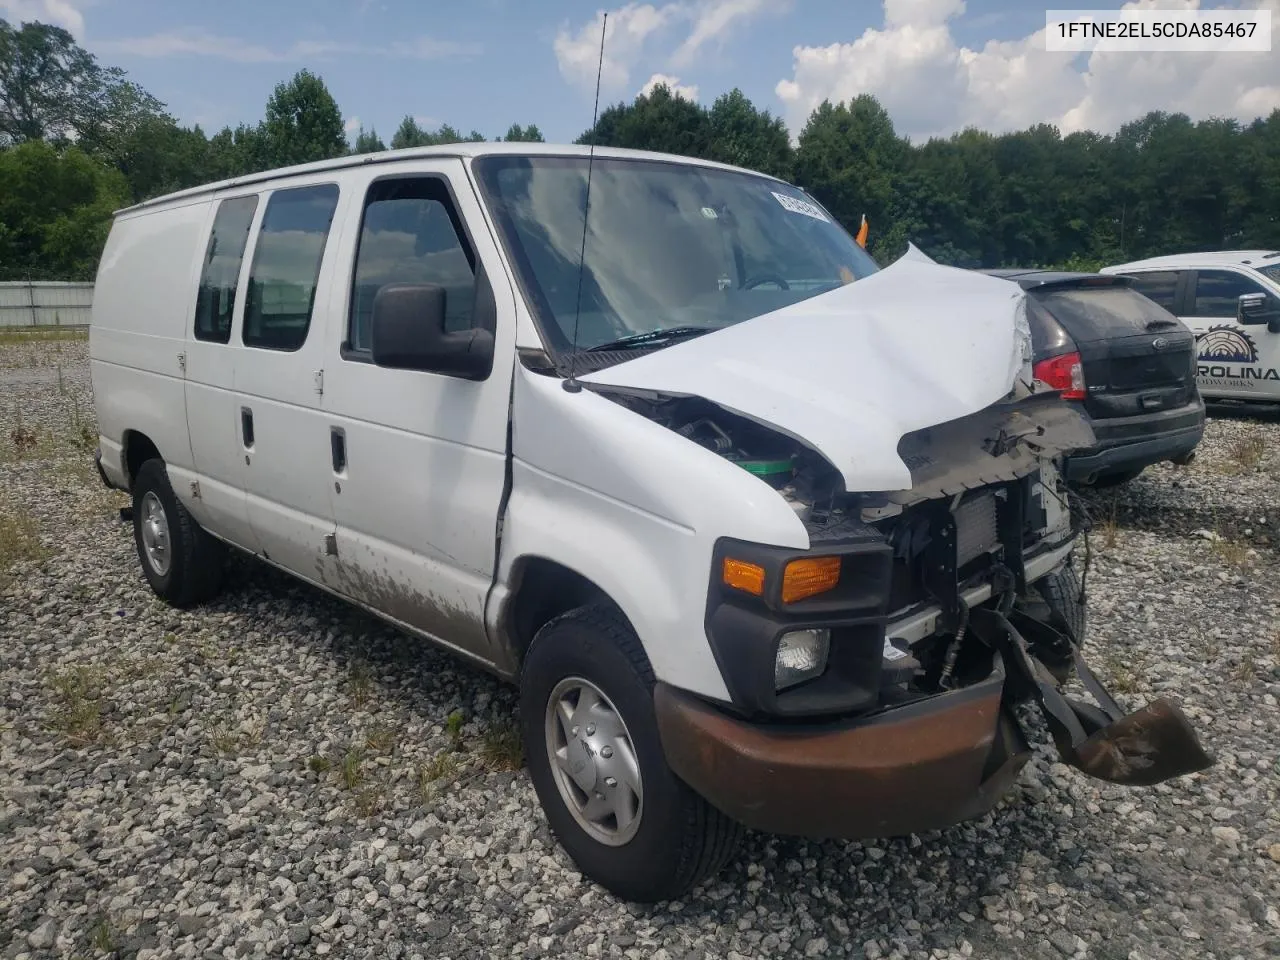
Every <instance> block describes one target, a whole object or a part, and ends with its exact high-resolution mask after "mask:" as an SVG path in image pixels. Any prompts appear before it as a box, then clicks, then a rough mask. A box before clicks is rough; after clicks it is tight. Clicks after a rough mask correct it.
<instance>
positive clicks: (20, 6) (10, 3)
mask: <svg viewBox="0 0 1280 960" xmlns="http://www.w3.org/2000/svg"><path fill="white" fill-rule="evenodd" d="M80 6H83V4H76V3H73V2H71V0H0V14H3V15H4V18H5V19H6V20H8V21H10V22H11V23H12V24H14V26H17V25H18V24H19V23H26V22H29V21H31V20H39V21H40V22H41V23H49V24H52V25H53V26H55V27H63V28H64V29H65V30H67V31H68V32H69V33H70V34H71V35H72V36H73V37H76V38H77V39H79V38H80V37H83V36H84V14H83V13H81V12H80Z"/></svg>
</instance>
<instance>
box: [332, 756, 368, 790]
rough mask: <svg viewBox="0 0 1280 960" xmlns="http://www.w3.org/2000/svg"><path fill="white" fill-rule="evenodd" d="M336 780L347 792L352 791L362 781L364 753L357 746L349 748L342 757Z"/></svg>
mask: <svg viewBox="0 0 1280 960" xmlns="http://www.w3.org/2000/svg"><path fill="white" fill-rule="evenodd" d="M338 779H339V780H340V781H342V785H343V786H344V787H346V788H347V789H348V790H354V789H355V788H356V787H358V786H360V784H361V783H362V782H363V781H364V751H363V750H361V749H360V748H359V747H358V746H354V745H353V746H351V747H349V748H348V749H347V752H346V753H344V754H343V755H342V763H340V764H339V765H338Z"/></svg>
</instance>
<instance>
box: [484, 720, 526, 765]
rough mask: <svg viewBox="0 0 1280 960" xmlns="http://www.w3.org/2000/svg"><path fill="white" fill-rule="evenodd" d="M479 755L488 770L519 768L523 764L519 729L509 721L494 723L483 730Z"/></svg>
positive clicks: (522, 747)
mask: <svg viewBox="0 0 1280 960" xmlns="http://www.w3.org/2000/svg"><path fill="white" fill-rule="evenodd" d="M480 756H481V758H482V759H483V760H484V765H485V766H486V767H487V768H489V769H490V770H519V769H520V768H521V767H522V766H524V744H523V743H522V742H521V740H520V731H519V730H518V729H517V728H516V727H515V726H514V725H513V724H510V723H495V724H493V725H491V726H490V727H489V728H488V729H487V730H485V732H484V737H483V739H482V741H481V743H480Z"/></svg>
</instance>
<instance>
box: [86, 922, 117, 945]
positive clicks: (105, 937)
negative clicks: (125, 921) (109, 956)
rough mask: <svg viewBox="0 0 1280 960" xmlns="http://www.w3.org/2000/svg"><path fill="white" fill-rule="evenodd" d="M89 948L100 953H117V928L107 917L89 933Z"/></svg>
mask: <svg viewBox="0 0 1280 960" xmlns="http://www.w3.org/2000/svg"><path fill="white" fill-rule="evenodd" d="M89 946H90V948H91V949H93V950H96V951H98V952H99V953H115V952H116V950H117V949H119V947H118V946H117V945H116V931H115V928H114V927H113V926H112V925H111V921H110V920H108V919H107V918H106V917H103V918H101V919H100V920H99V921H98V922H97V923H95V924H94V925H93V928H92V929H91V930H90V931H89Z"/></svg>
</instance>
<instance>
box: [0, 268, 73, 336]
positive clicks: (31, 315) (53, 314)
mask: <svg viewBox="0 0 1280 960" xmlns="http://www.w3.org/2000/svg"><path fill="white" fill-rule="evenodd" d="M92 306H93V284H92V283H63V282H60V281H53V280H34V281H31V282H27V281H16V282H12V283H0V328H7V327H87V326H88V325H89V308H90V307H92Z"/></svg>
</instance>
